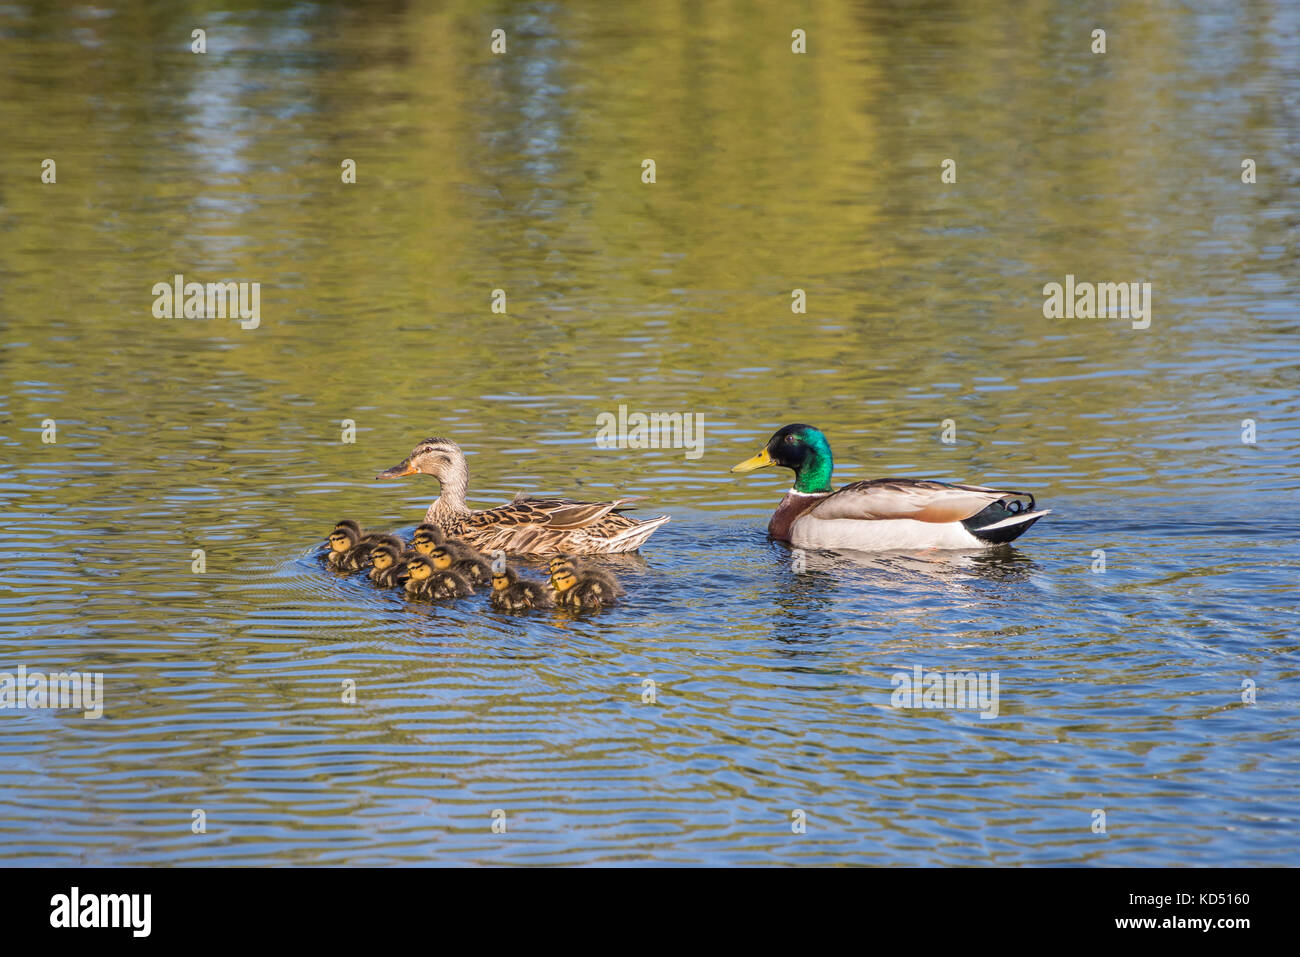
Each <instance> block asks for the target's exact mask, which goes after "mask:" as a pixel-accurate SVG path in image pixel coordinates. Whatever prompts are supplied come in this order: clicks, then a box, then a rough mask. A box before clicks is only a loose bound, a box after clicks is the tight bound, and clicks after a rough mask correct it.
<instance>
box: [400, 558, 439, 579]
mask: <svg viewBox="0 0 1300 957" xmlns="http://www.w3.org/2000/svg"><path fill="white" fill-rule="evenodd" d="M406 573H407V575H409V576H410V578H411V581H413V582H422V581H424V580H425V579H426V578H428V577H429V576H430V575H432V574H433V562H431V561H429V559H428V558H427V557H426V556H424V555H416V556H415V557H414V558H412V559H411V560H410V561H409V562H407V563H406Z"/></svg>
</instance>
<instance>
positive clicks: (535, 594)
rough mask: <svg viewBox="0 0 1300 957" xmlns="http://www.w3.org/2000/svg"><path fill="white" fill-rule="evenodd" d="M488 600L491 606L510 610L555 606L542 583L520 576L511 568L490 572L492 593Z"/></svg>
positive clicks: (501, 609)
mask: <svg viewBox="0 0 1300 957" xmlns="http://www.w3.org/2000/svg"><path fill="white" fill-rule="evenodd" d="M488 600H489V601H490V602H491V604H492V607H493V608H496V609H497V610H499V611H510V612H514V611H527V610H529V609H530V608H553V607H554V606H555V600H554V599H553V598H551V596H550V595H549V594H548V593H547V590H546V587H545V586H544V585H542V584H541V583H539V582H534V581H529V580H528V579H526V578H520V577H519V575H518V574H517V573H516V572H515V570H514V569H513V568H502V569H501V570H500V571H493V572H492V594H491V596H489V598H488Z"/></svg>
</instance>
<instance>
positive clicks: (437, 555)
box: [428, 542, 492, 585]
mask: <svg viewBox="0 0 1300 957" xmlns="http://www.w3.org/2000/svg"><path fill="white" fill-rule="evenodd" d="M428 557H429V559H430V560H431V561H432V562H433V565H434V567H435V568H437V569H438V570H439V571H446V570H447V569H451V570H453V571H455V572H457V573H458V574H460V575H463V576H464V577H466V578H468V579H469V580H470V581H471V582H473V583H474V584H475V585H481V584H484V583H486V582H489V581H491V580H492V563H491V562H489V561H488V560H487V559H486V558H484V557H483V556H482V555H480V554H479V553H478V552H476V551H474V549H472V548H470V547H469V546H468V545H461V544H459V543H455V544H453V543H452V542H444V543H443V544H441V545H435V546H434V547H433V550H432V551H431V552H429V556H428Z"/></svg>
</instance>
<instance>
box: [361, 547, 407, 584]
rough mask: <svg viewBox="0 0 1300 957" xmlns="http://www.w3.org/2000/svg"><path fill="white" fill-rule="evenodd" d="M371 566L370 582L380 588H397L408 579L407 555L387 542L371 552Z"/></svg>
mask: <svg viewBox="0 0 1300 957" xmlns="http://www.w3.org/2000/svg"><path fill="white" fill-rule="evenodd" d="M370 565H371V568H370V575H369V578H370V581H371V582H373V583H374V584H375V585H377V586H378V587H380V588H396V587H397V586H398V585H400V584H402V582H403V581H404V580H405V578H406V557H405V553H404V552H403V550H402V549H400V548H396V547H394V546H393V545H391V544H389V543H387V542H383V543H381V544H379V545H376V546H375V547H374V548H372V549H371V550H370Z"/></svg>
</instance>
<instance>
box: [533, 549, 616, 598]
mask: <svg viewBox="0 0 1300 957" xmlns="http://www.w3.org/2000/svg"><path fill="white" fill-rule="evenodd" d="M549 566H550V573H551V579H550V581H549V582H548V584H549V585H550V586H551V588H552V589H554V588H555V580H554V579H555V572H556V570H557V569H560V568H563V567H565V566H568V567H569V569H571V570H572V571H573V573H574V574H575V575H577V576H579V577H581V578H586V579H588V580H591V581H597V582H600V585H601V587H602V588H603V589H604V590H605V591H606V592H607V593H608V594H610V595H612V596H613V597H615V598H617V597H619V596H620V595H622V594H623V586H622V585H620V584H619V583H618V580H617V579H616V578H615V577H614V576H613V575H611V574H610V573H609V572H607V571H605V570H604V569H603V568H595V567H593V566H592V565H590V564H589V563H587V562H583V561H579V560H578V559H576V558H574V557H573V556H572V555H556V556H555V557H554V558H552V559H551V560H550V562H549Z"/></svg>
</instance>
